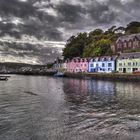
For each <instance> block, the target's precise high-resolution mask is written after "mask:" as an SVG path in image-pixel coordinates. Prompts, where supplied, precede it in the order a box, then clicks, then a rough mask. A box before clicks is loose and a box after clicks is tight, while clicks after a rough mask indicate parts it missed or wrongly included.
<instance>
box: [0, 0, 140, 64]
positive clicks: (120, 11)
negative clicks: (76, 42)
mask: <svg viewBox="0 0 140 140" xmlns="http://www.w3.org/2000/svg"><path fill="white" fill-rule="evenodd" d="M139 13H140V0H0V53H1V54H3V55H1V56H0V61H7V60H8V61H10V59H11V61H13V60H14V61H18V62H20V61H23V60H24V62H27V63H29V61H27V60H28V59H29V58H30V63H47V62H48V61H53V60H54V59H55V58H56V57H57V56H60V52H61V50H62V48H63V47H64V45H65V43H66V40H67V39H68V38H69V37H70V36H72V35H76V34H77V33H79V32H85V31H86V32H89V31H92V30H94V29H95V28H102V29H104V30H105V29H107V28H109V27H111V26H113V25H116V26H126V24H128V23H129V22H131V21H140V14H139ZM4 54H5V55H4ZM1 57H2V58H1ZM28 57H29V58H28Z"/></svg>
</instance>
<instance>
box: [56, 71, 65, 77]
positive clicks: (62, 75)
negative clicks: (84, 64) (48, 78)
mask: <svg viewBox="0 0 140 140" xmlns="http://www.w3.org/2000/svg"><path fill="white" fill-rule="evenodd" d="M54 77H64V73H63V72H57V73H56V74H54Z"/></svg>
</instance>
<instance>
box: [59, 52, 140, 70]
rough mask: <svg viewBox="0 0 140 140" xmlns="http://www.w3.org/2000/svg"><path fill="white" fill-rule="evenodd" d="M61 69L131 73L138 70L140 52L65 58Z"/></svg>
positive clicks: (139, 66) (139, 68)
mask: <svg viewBox="0 0 140 140" xmlns="http://www.w3.org/2000/svg"><path fill="white" fill-rule="evenodd" d="M59 66H61V69H64V70H65V71H67V72H71V73H79V72H90V73H93V72H97V73H111V72H115V71H117V72H119V73H133V72H135V71H140V52H135V53H121V54H120V55H119V56H116V55H115V56H102V57H96V58H79V57H77V58H73V59H71V60H66V61H65V62H64V63H62V64H61V65H59Z"/></svg>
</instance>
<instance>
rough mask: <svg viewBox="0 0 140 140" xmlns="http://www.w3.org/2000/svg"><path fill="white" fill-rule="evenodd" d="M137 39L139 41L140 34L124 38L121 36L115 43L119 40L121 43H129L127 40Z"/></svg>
mask: <svg viewBox="0 0 140 140" xmlns="http://www.w3.org/2000/svg"><path fill="white" fill-rule="evenodd" d="M135 37H136V38H138V39H139V40H140V33H139V34H131V35H125V36H121V37H119V38H118V39H117V41H116V43H117V42H118V41H119V40H121V41H122V42H124V41H129V40H133V39H134V38H135Z"/></svg>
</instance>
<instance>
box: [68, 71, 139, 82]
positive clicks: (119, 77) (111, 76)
mask: <svg viewBox="0 0 140 140" xmlns="http://www.w3.org/2000/svg"><path fill="white" fill-rule="evenodd" d="M65 76H66V77H68V78H78V79H91V80H110V81H129V82H132V81H133V82H140V74H124V73H123V74H120V73H65Z"/></svg>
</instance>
